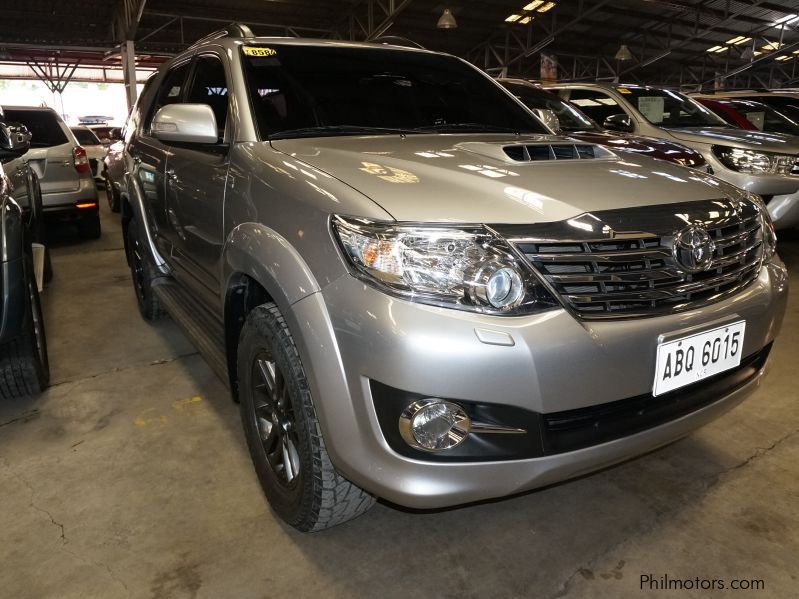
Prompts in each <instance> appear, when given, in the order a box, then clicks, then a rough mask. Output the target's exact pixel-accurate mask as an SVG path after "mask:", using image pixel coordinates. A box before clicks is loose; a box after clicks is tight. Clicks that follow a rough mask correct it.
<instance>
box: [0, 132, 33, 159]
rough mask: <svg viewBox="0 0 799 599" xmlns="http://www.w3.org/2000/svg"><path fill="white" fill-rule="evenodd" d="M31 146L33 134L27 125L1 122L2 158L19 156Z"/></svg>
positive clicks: (0, 153)
mask: <svg viewBox="0 0 799 599" xmlns="http://www.w3.org/2000/svg"><path fill="white" fill-rule="evenodd" d="M30 147H31V134H30V132H29V131H28V128H27V127H26V126H25V125H21V124H19V123H0V158H2V159H3V160H10V159H12V158H19V157H20V156H22V155H23V154H24V153H25V152H27V151H28V150H29V149H30Z"/></svg>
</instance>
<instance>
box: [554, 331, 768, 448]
mask: <svg viewBox="0 0 799 599" xmlns="http://www.w3.org/2000/svg"><path fill="white" fill-rule="evenodd" d="M770 351H771V344H769V345H767V346H765V347H764V348H763V349H761V350H760V351H759V352H757V353H755V354H752V355H750V356H748V357H747V358H745V359H743V360H742V361H741V364H740V365H739V366H738V367H737V368H735V369H733V370H729V371H727V372H722V373H721V374H718V375H716V376H714V377H712V378H709V379H707V380H705V381H702V382H700V383H694V384H693V385H689V386H688V387H684V388H682V389H675V390H674V391H671V392H669V393H665V394H663V395H658V396H657V397H653V396H652V395H651V394H649V393H647V394H646V395H639V396H638V397H631V398H628V399H623V400H620V401H614V402H611V403H606V404H602V405H599V406H591V407H589V408H581V409H577V410H568V411H565V412H556V413H550V414H544V415H543V417H542V419H543V425H542V431H541V435H542V438H543V439H544V452H545V453H546V454H552V453H563V452H566V451H574V450H576V449H582V448H584V447H590V446H592V445H598V444H599V443H605V442H607V441H611V440H613V439H619V438H621V437H626V436H628V435H632V434H634V433H638V432H641V431H643V430H646V429H649V428H652V427H654V426H658V425H660V424H664V423H666V422H669V421H670V420H675V419H677V418H679V417H681V416H685V415H686V414H689V413H691V412H693V411H695V410H699V409H700V408H703V407H705V406H707V405H710V404H711V403H713V402H714V401H717V400H718V399H719V398H720V397H722V396H724V395H728V394H730V393H733V392H734V391H735V390H737V389H739V388H741V387H743V386H744V385H745V384H746V383H748V382H750V381H752V380H753V379H754V378H755V377H756V376H757V374H758V373H759V372H760V370H761V369H762V368H763V366H765V364H766V360H767V359H768V355H769V352H770Z"/></svg>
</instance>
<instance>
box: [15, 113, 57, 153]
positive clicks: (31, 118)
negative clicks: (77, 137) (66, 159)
mask: <svg viewBox="0 0 799 599" xmlns="http://www.w3.org/2000/svg"><path fill="white" fill-rule="evenodd" d="M5 113H6V122H14V123H22V124H23V125H25V126H26V127H27V128H28V131H30V132H31V136H32V137H31V147H32V148H49V147H52V146H60V145H61V144H65V143H67V142H68V141H69V140H68V139H67V136H66V135H65V134H64V131H63V130H62V129H61V124H60V123H59V121H58V117H57V116H56V114H55V113H54V112H51V111H49V110H15V109H9V110H6V111H5Z"/></svg>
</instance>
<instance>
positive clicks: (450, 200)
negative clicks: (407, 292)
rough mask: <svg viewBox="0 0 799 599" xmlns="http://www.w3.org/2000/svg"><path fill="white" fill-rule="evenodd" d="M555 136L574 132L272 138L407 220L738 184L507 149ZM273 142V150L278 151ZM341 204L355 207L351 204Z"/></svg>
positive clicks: (611, 202) (656, 164) (504, 217)
mask: <svg viewBox="0 0 799 599" xmlns="http://www.w3.org/2000/svg"><path fill="white" fill-rule="evenodd" d="M550 143H552V144H557V143H561V144H570V143H571V144H573V143H574V142H573V141H572V140H569V139H566V138H563V137H555V136H525V137H517V136H515V135H507V134H490V135H441V134H439V135H408V136H407V137H404V138H403V137H401V136H399V135H390V136H363V137H324V138H313V139H283V140H275V141H272V142H271V145H272V148H274V149H275V150H277V151H279V152H282V153H284V154H286V155H288V156H287V158H288V157H291V158H293V159H294V160H297V161H299V162H301V163H304V164H305V165H310V166H313V167H315V168H316V169H319V170H320V171H323V172H324V173H326V174H327V175H330V176H332V177H335V178H337V179H339V180H340V181H343V182H344V183H346V184H347V185H349V186H350V187H352V188H354V189H356V190H357V191H359V192H361V193H362V194H364V195H366V196H367V197H369V198H370V199H371V200H372V201H374V202H375V203H376V204H378V205H379V206H380V207H381V208H383V209H384V210H385V211H386V212H388V213H389V214H391V215H392V216H393V217H394V218H395V219H397V220H399V221H425V222H466V223H507V224H521V223H534V222H546V221H558V220H565V219H568V218H573V217H575V216H578V215H580V214H583V213H585V212H591V211H595V210H611V209H617V208H628V207H634V206H646V205H656V204H664V203H674V202H686V201H695V200H705V199H715V198H719V197H724V195H725V193H732V190H733V188H732V187H730V186H728V185H727V184H725V183H723V182H721V181H719V180H717V179H715V178H713V177H710V176H707V175H704V174H703V173H700V172H697V171H694V170H691V169H687V168H684V167H680V166H677V165H674V164H671V163H668V162H665V161H661V160H652V159H649V158H646V157H643V156H638V155H633V154H627V153H625V154H624V155H623V157H619V156H617V155H615V154H613V153H611V152H610V151H608V150H605V149H602V148H597V150H598V152H599V153H600V154H601V155H603V157H600V158H584V159H560V160H540V161H532V162H519V161H515V160H512V159H511V158H509V157H508V156H507V155H506V154H505V152H504V149H503V148H505V147H507V146H519V145H521V144H530V145H536V144H538V145H545V144H550ZM263 146H264V147H263V151H264V158H266V156H267V154H269V153H271V152H269V147H268V145H267V144H263ZM285 163H286V164H289V161H288V160H286V161H285ZM291 166H292V168H294V166H295V165H291ZM296 166H298V167H299V166H302V165H301V164H298V165H296ZM341 211H342V213H343V214H348V212H347V206H346V204H344V203H342V206H341ZM350 214H351V213H350Z"/></svg>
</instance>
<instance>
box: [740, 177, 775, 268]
mask: <svg viewBox="0 0 799 599" xmlns="http://www.w3.org/2000/svg"><path fill="white" fill-rule="evenodd" d="M747 196H748V197H749V199H750V200H752V201H753V202H754V203H755V204H757V208H758V211H759V212H760V226H761V232H762V235H763V261H764V262H766V261H768V260H771V258H772V257H773V256H774V254H776V253H777V232H776V231H775V230H774V223H773V222H772V221H771V215H770V214H769V213H768V208H767V207H766V203H765V202H764V201H763V198H761V197H760V196H759V195H757V194H754V193H751V192H747Z"/></svg>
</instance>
